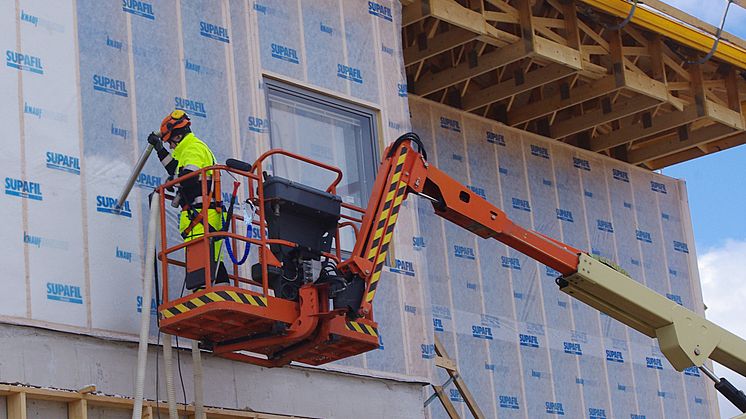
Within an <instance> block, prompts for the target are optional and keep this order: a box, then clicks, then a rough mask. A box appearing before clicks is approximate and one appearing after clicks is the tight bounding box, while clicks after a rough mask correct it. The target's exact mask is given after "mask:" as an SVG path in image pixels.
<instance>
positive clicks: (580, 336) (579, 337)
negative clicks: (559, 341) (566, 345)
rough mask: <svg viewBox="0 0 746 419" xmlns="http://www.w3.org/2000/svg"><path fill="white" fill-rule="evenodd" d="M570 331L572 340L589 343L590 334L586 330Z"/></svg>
mask: <svg viewBox="0 0 746 419" xmlns="http://www.w3.org/2000/svg"><path fill="white" fill-rule="evenodd" d="M570 333H571V335H570V340H572V341H573V342H580V343H588V334H587V333H586V332H580V331H578V330H571V331H570Z"/></svg>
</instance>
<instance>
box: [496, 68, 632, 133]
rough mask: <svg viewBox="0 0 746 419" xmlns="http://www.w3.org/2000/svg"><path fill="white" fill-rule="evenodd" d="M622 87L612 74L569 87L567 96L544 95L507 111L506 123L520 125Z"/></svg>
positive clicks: (557, 94)
mask: <svg viewBox="0 0 746 419" xmlns="http://www.w3.org/2000/svg"><path fill="white" fill-rule="evenodd" d="M622 87H623V85H618V84H617V80H616V79H615V77H614V75H610V76H606V77H604V78H601V79H598V80H596V81H594V82H592V83H589V84H586V85H583V86H581V87H576V88H575V89H571V90H570V95H569V97H567V98H563V97H562V94H561V93H560V92H557V93H556V94H555V95H553V96H549V97H544V98H543V99H541V100H539V101H536V102H532V103H528V104H526V105H524V106H522V107H521V108H519V109H515V110H512V111H510V112H509V113H508V125H512V126H515V125H520V124H523V123H525V122H529V121H532V120H534V119H537V118H541V117H542V116H546V115H549V114H551V113H553V112H556V111H560V110H562V109H565V108H569V107H570V106H574V105H577V104H579V103H583V102H585V101H587V100H591V99H595V98H597V97H600V96H603V95H607V94H609V93H612V92H614V91H616V90H619V89H621V88H622Z"/></svg>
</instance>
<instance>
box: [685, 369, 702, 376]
mask: <svg viewBox="0 0 746 419" xmlns="http://www.w3.org/2000/svg"><path fill="white" fill-rule="evenodd" d="M684 375H688V376H690V377H699V368H697V367H689V368H684Z"/></svg>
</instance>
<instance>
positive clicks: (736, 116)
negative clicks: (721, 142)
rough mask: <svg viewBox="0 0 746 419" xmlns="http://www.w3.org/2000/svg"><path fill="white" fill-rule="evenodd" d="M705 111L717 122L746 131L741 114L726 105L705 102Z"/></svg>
mask: <svg viewBox="0 0 746 419" xmlns="http://www.w3.org/2000/svg"><path fill="white" fill-rule="evenodd" d="M705 111H706V113H707V116H708V117H710V118H712V119H713V120H715V121H717V122H720V123H722V124H725V125H728V126H730V127H732V128H736V129H739V130H744V129H746V124H744V120H743V115H742V114H741V112H736V111H734V110H732V109H729V108H728V107H727V106H725V105H721V104H719V103H715V102H713V101H711V100H705Z"/></svg>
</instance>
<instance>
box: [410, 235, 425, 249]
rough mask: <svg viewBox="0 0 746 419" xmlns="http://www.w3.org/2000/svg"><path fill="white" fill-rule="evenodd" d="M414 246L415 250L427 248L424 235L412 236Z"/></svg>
mask: <svg viewBox="0 0 746 419" xmlns="http://www.w3.org/2000/svg"><path fill="white" fill-rule="evenodd" d="M412 247H413V248H414V249H415V250H420V249H424V248H425V238H424V237H422V236H414V237H412Z"/></svg>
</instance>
